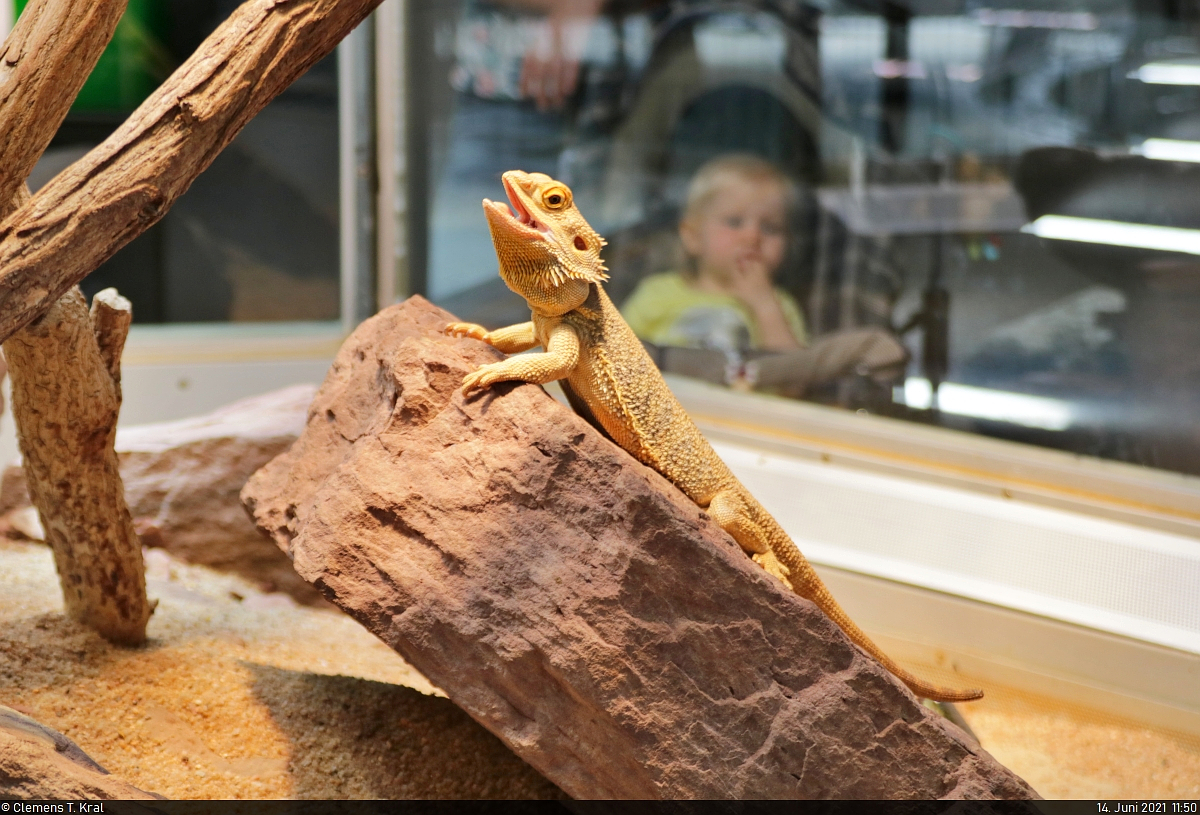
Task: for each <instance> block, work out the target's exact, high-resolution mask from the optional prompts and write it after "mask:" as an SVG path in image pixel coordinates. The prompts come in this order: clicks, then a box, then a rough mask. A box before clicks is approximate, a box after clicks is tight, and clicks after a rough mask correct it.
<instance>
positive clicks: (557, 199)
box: [542, 187, 571, 209]
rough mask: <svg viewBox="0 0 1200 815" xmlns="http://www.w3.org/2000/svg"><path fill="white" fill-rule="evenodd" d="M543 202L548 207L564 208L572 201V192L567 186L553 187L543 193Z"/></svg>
mask: <svg viewBox="0 0 1200 815" xmlns="http://www.w3.org/2000/svg"><path fill="white" fill-rule="evenodd" d="M542 203H543V204H544V205H545V206H546V208H547V209H562V208H563V207H565V206H566V205H567V204H569V203H571V193H570V191H569V190H567V188H566V187H551V188H550V189H548V190H546V191H545V192H543V193H542Z"/></svg>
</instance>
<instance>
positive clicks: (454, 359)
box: [242, 298, 1035, 798]
mask: <svg viewBox="0 0 1200 815" xmlns="http://www.w3.org/2000/svg"><path fill="white" fill-rule="evenodd" d="M449 319H451V317H450V315H449V314H447V313H446V312H443V311H441V310H439V309H437V308H435V307H433V306H431V305H429V304H428V303H427V302H425V301H423V300H421V299H419V298H413V299H412V300H409V301H408V302H407V303H404V304H402V305H400V306H394V307H392V308H389V309H387V310H385V311H383V312H382V313H380V314H379V315H377V316H375V317H374V318H372V319H370V320H368V321H367V322H366V323H364V324H363V325H362V326H361V327H360V328H359V329H358V330H357V331H356V332H355V333H354V334H353V335H352V336H351V337H350V338H349V339H348V340H347V341H346V343H345V345H344V346H343V347H342V349H341V351H340V353H339V354H338V357H337V360H336V361H335V363H334V365H333V367H332V368H331V370H330V373H329V376H328V378H327V379H326V381H325V384H324V385H323V386H322V388H321V390H320V391H319V392H318V394H317V397H316V399H315V400H314V402H313V405H312V409H311V411H310V413H309V420H308V426H307V427H306V428H305V430H304V432H303V434H301V437H300V439H299V440H298V441H297V443H296V444H295V445H294V446H293V447H292V448H291V450H290V451H289V452H287V453H285V454H284V455H282V456H280V457H279V458H277V459H275V461H273V462H271V464H269V465H268V466H267V467H265V468H264V469H263V470H261V471H260V472H258V473H257V474H255V476H254V477H253V478H251V480H250V482H249V483H248V484H247V485H246V488H245V490H243V493H242V496H243V499H244V500H245V502H246V504H247V507H248V508H249V509H250V510H251V511H252V513H253V514H254V517H255V518H256V519H257V521H258V524H259V525H260V527H261V528H263V529H264V530H266V531H268V532H269V533H270V534H271V535H272V536H273V537H274V538H275V540H276V541H277V542H278V543H279V545H280V546H281V547H283V548H285V549H286V550H287V551H288V552H289V553H290V554H291V556H292V558H293V560H294V563H295V567H296V570H297V571H298V572H299V574H300V575H301V576H303V577H305V578H306V579H308V580H310V581H312V582H313V583H314V584H315V585H316V586H318V587H320V589H321V590H322V591H323V592H324V593H325V595H326V596H327V597H328V598H329V599H330V600H332V601H333V602H335V603H337V604H338V605H339V606H341V607H342V608H343V609H344V610H345V611H347V612H348V613H350V614H351V615H353V616H354V617H355V618H356V619H358V620H359V621H360V622H361V623H362V624H363V625H365V626H366V627H367V628H369V629H370V630H371V631H373V632H374V633H375V634H377V635H378V636H379V637H380V638H382V639H383V640H384V641H385V642H387V643H388V644H389V645H390V646H392V647H393V648H394V649H396V650H397V651H399V652H400V654H401V655H403V656H404V658H405V659H406V660H408V661H409V662H410V663H411V664H412V665H413V666H415V667H416V668H417V669H418V670H420V671H421V672H422V673H424V674H425V675H426V676H427V677H429V679H430V680H432V681H433V682H434V683H435V684H436V685H438V686H439V687H441V688H443V689H444V690H445V691H446V693H447V694H448V695H449V697H450V698H451V699H452V700H453V701H455V702H456V703H458V704H459V705H460V706H461V707H463V708H464V709H465V710H466V711H467V712H468V713H469V714H470V715H471V716H473V717H474V718H475V719H477V720H478V721H479V722H480V723H482V724H483V725H484V726H485V727H487V728H488V729H489V730H491V731H492V732H494V733H496V734H497V735H498V736H499V737H500V738H501V739H503V740H504V741H505V742H506V743H507V744H508V745H509V746H510V747H512V749H513V750H514V751H516V752H517V754H519V755H520V756H521V757H522V758H524V759H525V760H526V761H528V762H529V763H530V764H532V765H533V766H534V767H535V768H537V769H538V770H540V771H541V772H542V773H543V774H545V775H546V777H547V778H549V779H550V780H552V781H554V782H555V783H556V784H558V785H559V786H560V787H561V788H562V789H563V790H565V791H567V792H568V793H569V794H571V795H573V796H576V797H584V798H608V797H618V798H660V797H661V798H718V797H719V798H725V797H737V798H774V797H860V798H893V797H896V798H938V797H950V798H954V797H972V798H974V797H980V798H986V797H1000V798H1014V797H1015V798H1024V797H1034V796H1035V793H1034V792H1033V790H1032V789H1030V787H1029V786H1027V785H1026V784H1025V783H1024V782H1023V781H1022V780H1021V779H1019V778H1017V777H1016V776H1014V775H1013V774H1012V773H1011V772H1009V771H1008V770H1006V769H1005V768H1004V767H1002V766H1000V765H999V764H997V763H996V761H995V760H994V759H992V758H991V756H989V755H988V754H987V753H986V752H984V751H983V750H981V749H979V747H978V746H977V745H975V744H974V742H973V741H972V740H971V739H969V738H968V737H966V736H964V734H963V733H962V732H961V731H960V730H958V729H957V728H956V727H955V726H954V725H952V724H950V723H948V722H946V721H945V720H944V719H941V718H940V717H938V716H936V715H934V714H932V713H931V712H930V711H928V710H927V709H926V708H924V707H922V706H921V705H920V704H919V703H918V702H917V700H916V699H915V698H914V697H913V696H912V695H911V694H910V693H909V692H908V690H907V689H905V688H904V687H903V686H902V685H901V684H900V683H899V682H898V681H896V680H895V679H894V678H893V677H892V676H891V675H890V674H888V673H887V672H886V671H884V670H883V668H882V667H880V666H879V665H878V663H876V662H875V661H874V660H872V659H870V658H869V657H867V656H866V655H865V654H864V653H863V652H861V651H860V650H859V649H858V648H857V647H855V646H854V645H852V644H851V643H850V642H849V641H848V640H847V639H846V638H845V636H844V635H843V634H842V633H841V631H840V630H839V629H838V628H837V627H836V626H834V624H833V623H831V622H830V621H829V619H828V618H827V617H825V615H824V614H823V613H821V612H820V611H819V610H818V609H817V608H816V607H815V606H814V605H812V604H811V603H809V602H807V601H805V600H802V599H800V598H799V597H796V596H795V595H793V594H791V593H790V592H788V591H786V590H784V588H783V586H782V585H781V584H780V583H779V582H778V581H776V580H774V579H773V578H770V577H768V576H767V575H766V574H765V573H764V572H763V571H762V570H761V569H760V568H758V567H757V566H755V565H754V564H753V563H752V562H751V561H750V560H749V559H748V558H746V556H745V555H744V554H743V553H742V552H741V551H740V550H739V549H738V547H737V545H736V544H735V543H734V542H733V541H732V540H731V539H730V538H729V537H728V536H727V535H725V533H724V532H722V531H721V530H720V529H718V528H717V527H716V526H715V525H714V524H713V523H712V522H711V521H710V520H709V519H708V517H707V516H706V515H705V514H704V513H703V512H701V511H700V510H699V509H698V508H697V507H696V506H694V505H693V504H691V503H690V502H689V501H688V500H687V499H686V498H685V497H684V496H683V495H682V494H681V493H680V492H679V491H678V490H676V489H675V488H674V487H673V486H672V485H670V484H669V483H668V482H666V481H665V480H664V479H663V478H661V477H660V476H659V475H658V474H657V473H654V472H653V471H651V470H649V469H648V468H646V467H644V466H642V465H641V464H639V463H637V462H636V461H635V460H634V459H633V458H631V457H630V456H629V455H627V454H626V453H625V452H624V451H622V450H620V449H619V448H617V447H616V446H615V445H613V444H612V443H611V442H609V441H608V440H606V439H605V438H603V437H602V436H601V435H600V434H599V433H597V432H596V431H595V430H593V429H592V428H591V427H590V426H588V425H587V424H586V423H585V422H584V421H583V420H582V419H580V418H579V417H577V416H576V415H574V414H573V413H571V412H570V411H569V410H567V409H566V408H564V407H562V406H561V405H559V404H558V403H557V402H555V401H554V400H553V399H551V398H550V397H549V396H548V395H546V393H545V392H544V391H543V390H542V389H541V388H539V387H536V386H531V385H519V386H518V385H512V384H509V385H503V386H500V387H496V388H493V389H492V390H490V391H489V392H487V393H484V394H481V395H477V396H474V397H472V398H471V399H469V400H465V401H464V399H463V397H462V396H461V394H460V393H459V390H458V388H459V385H460V383H461V381H462V377H463V375H464V374H466V373H467V372H468V371H470V370H472V369H474V367H475V366H477V365H478V364H480V363H482V362H486V361H489V360H493V359H495V358H496V357H497V356H498V354H497V352H496V351H494V350H492V349H490V348H487V347H486V346H484V345H483V344H482V343H479V342H475V341H472V340H466V339H457V340H451V339H447V338H445V337H443V336H441V335H440V333H439V332H440V329H441V328H442V327H443V326H444V325H445V323H446V322H447V321H448V320H449Z"/></svg>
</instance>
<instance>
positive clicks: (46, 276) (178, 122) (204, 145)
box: [0, 0, 381, 338]
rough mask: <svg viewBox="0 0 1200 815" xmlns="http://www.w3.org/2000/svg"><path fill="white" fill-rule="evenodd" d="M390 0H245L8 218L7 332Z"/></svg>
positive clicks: (128, 232)
mask: <svg viewBox="0 0 1200 815" xmlns="http://www.w3.org/2000/svg"><path fill="white" fill-rule="evenodd" d="M380 2H381V0H247V2H245V3H243V4H242V5H241V6H240V7H239V8H238V9H237V11H235V12H234V13H233V15H232V16H231V17H230V18H229V19H228V20H226V22H225V23H224V24H223V25H222V26H221V27H220V28H218V29H217V30H216V31H214V32H213V33H212V35H210V36H209V38H208V39H207V40H205V42H204V43H203V44H202V45H201V46H200V48H199V49H198V50H197V51H196V53H195V54H194V55H193V56H192V57H191V58H190V59H188V61H187V62H185V63H184V64H183V65H182V66H180V68H179V69H178V70H177V71H175V73H174V74H173V75H172V76H171V77H170V78H169V79H168V80H167V81H166V82H165V83H164V84H163V85H162V86H161V87H160V88H159V89H158V90H157V91H155V93H154V94H153V95H152V96H151V97H150V98H149V99H147V100H146V101H145V102H144V103H143V104H142V106H141V107H139V108H138V109H137V110H136V111H135V112H134V113H133V115H132V116H130V118H129V119H128V120H127V121H126V122H125V124H124V125H122V126H121V127H120V128H119V129H118V130H117V132H116V133H114V134H113V135H112V136H111V137H109V138H108V139H107V140H106V141H105V142H104V143H103V144H101V145H100V146H98V147H97V148H95V149H94V150H92V151H91V152H90V153H88V154H87V155H86V156H84V157H83V158H82V159H80V160H79V161H77V162H76V163H75V164H73V165H71V166H70V167H68V168H67V169H66V170H65V171H63V173H61V174H60V175H59V176H57V177H56V178H55V179H54V180H53V181H51V182H50V183H49V184H47V185H46V186H45V187H44V188H43V189H42V190H41V191H40V192H38V194H37V195H36V196H34V197H33V199H32V200H30V201H29V203H28V204H26V205H24V206H22V207H21V208H20V209H19V210H18V211H17V212H15V213H13V215H12V216H11V217H10V218H9V219H7V220H6V221H5V222H4V223H3V224H0V269H2V270H3V272H2V273H0V338H5V337H8V336H10V335H11V334H12V333H13V332H14V331H16V330H17V329H18V328H20V327H21V326H22V325H25V324H26V323H28V322H29V321H30V320H32V319H34V318H35V317H36V316H37V315H38V314H41V313H44V312H45V310H46V309H47V308H49V306H50V304H51V303H53V302H54V301H55V300H56V299H57V298H58V297H60V296H61V295H62V294H63V292H65V291H66V290H67V289H69V288H70V287H71V286H73V285H75V284H76V283H78V282H79V281H80V280H82V279H83V278H84V277H86V276H87V275H88V273H90V272H91V271H92V270H93V269H95V268H96V266H98V265H99V264H100V263H101V262H102V261H104V260H105V259H107V258H108V257H109V256H110V255H112V253H113V252H115V251H116V250H117V249H119V248H121V247H122V246H124V245H125V244H126V243H128V242H129V241H130V240H132V239H133V238H134V237H136V236H137V235H139V234H140V233H142V232H143V231H145V230H146V229H147V228H148V227H149V226H151V225H152V224H154V223H155V222H156V221H158V219H159V218H161V217H162V216H163V214H164V213H165V212H166V211H167V209H169V208H170V206H171V204H172V203H174V201H175V200H176V199H177V198H178V197H179V196H180V195H181V194H182V193H183V192H184V191H185V190H186V189H187V188H188V186H189V185H190V184H191V183H192V181H193V180H194V179H195V178H196V176H197V175H199V174H200V173H201V171H203V170H204V168H205V167H207V166H208V165H209V163H210V162H212V160H213V158H214V157H215V156H216V155H217V154H218V153H219V152H220V151H221V149H222V148H224V147H225V145H227V144H228V143H229V142H230V141H231V140H232V139H233V137H234V136H236V135H237V133H238V132H239V131H240V130H241V129H242V127H244V126H245V125H246V123H247V122H249V121H250V119H251V118H253V116H254V115H255V114H256V113H258V111H260V110H261V109H262V108H263V107H264V106H266V104H267V103H268V102H269V101H271V99H273V98H274V97H275V96H276V95H278V94H279V92H280V91H282V90H283V89H284V88H286V87H287V86H288V85H289V84H290V83H291V82H292V81H293V80H294V79H296V77H298V76H300V75H301V74H302V73H304V71H306V70H307V69H308V68H309V67H310V66H312V65H313V63H315V62H316V61H317V60H319V59H320V58H321V57H324V56H325V55H327V54H328V53H330V52H331V51H332V50H333V48H334V46H335V45H337V43H338V41H339V40H341V39H342V37H344V36H345V35H346V34H347V33H349V32H350V30H351V29H353V28H354V26H356V25H357V24H358V23H359V22H361V21H362V19H363V18H364V17H366V16H367V14H369V13H370V12H371V11H372V10H373V9H374V8H375V7H376V6H377V5H379V3H380Z"/></svg>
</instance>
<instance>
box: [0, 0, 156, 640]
mask: <svg viewBox="0 0 1200 815" xmlns="http://www.w3.org/2000/svg"><path fill="white" fill-rule="evenodd" d="M124 9H125V0H92V2H87V3H78V2H74V0H34V2H32V3H30V4H29V5H28V6H27V7H26V9H25V13H24V14H22V15H21V18H20V20H19V21H18V23H17V25H16V27H15V28H14V30H13V32H12V34H11V35H10V36H9V38H8V39H7V40H6V41H5V44H4V48H3V56H0V134H2V136H0V201H3V202H4V206H3V207H0V210H2V211H3V212H4V214H6V215H7V214H8V213H9V212H10V211H11V210H12V209H14V208H16V207H19V206H22V205H24V204H25V203H27V201H28V200H29V190H28V188H27V187H26V186H25V183H24V182H25V177H26V176H27V175H28V174H29V171H30V170H31V169H33V165H34V164H35V163H36V162H37V159H38V157H39V156H41V154H42V151H43V150H45V148H46V145H47V144H49V142H50V139H51V137H52V136H53V135H54V132H55V130H57V129H58V126H59V125H60V124H61V123H62V120H63V119H64V118H65V117H66V114H67V110H68V109H69V108H70V106H71V103H72V101H73V100H74V99H75V95H76V93H78V91H79V89H80V88H81V87H82V86H83V82H84V80H86V79H87V76H88V74H89V73H90V72H91V70H92V68H93V67H94V66H95V64H96V61H97V60H98V59H99V57H100V54H101V52H102V51H103V50H104V47H105V45H107V44H108V41H109V39H110V38H111V37H112V34H113V31H114V30H115V29H116V25H117V21H118V20H119V19H120V17H121V14H122V12H123V11H124ZM93 313H94V315H95V317H96V319H95V321H94V323H95V324H94V326H93V320H91V319H89V316H88V311H87V308H86V303H85V301H84V298H83V294H82V293H81V292H80V291H79V289H78V288H77V287H73V288H72V289H70V291H69V292H68V293H67V295H66V296H65V297H63V298H62V300H61V301H59V302H58V303H56V304H55V305H54V306H53V307H52V308H51V309H50V311H49V312H48V313H47V314H46V318H45V319H43V320H41V321H40V322H39V324H38V325H35V326H29V327H25V328H22V329H21V330H20V331H18V332H16V333H15V334H14V335H13V336H12V337H10V338H9V339H8V341H7V342H5V343H4V348H5V351H6V355H7V358H8V360H9V364H10V367H11V369H12V378H13V385H12V388H13V418H14V419H15V421H16V424H17V437H18V440H19V441H20V444H21V452H22V454H23V455H24V460H25V472H26V477H27V481H28V484H29V491H30V495H31V497H32V498H33V501H34V504H35V505H36V506H37V508H38V514H39V515H40V516H41V521H42V526H43V527H44V528H45V530H46V539H47V541H48V542H49V543H50V545H51V547H52V548H53V550H54V560H55V565H56V566H57V567H58V574H59V581H60V582H61V584H62V590H63V598H64V602H65V605H66V608H67V612H68V613H69V614H70V615H71V616H73V617H75V618H77V619H79V620H80V621H82V622H84V623H87V624H88V625H91V626H92V627H93V628H95V629H96V630H97V631H99V632H100V633H101V634H102V635H103V636H105V637H107V638H109V639H111V640H114V641H116V642H123V643H130V644H136V643H140V642H142V641H143V640H144V639H145V635H146V620H147V618H148V617H149V616H150V608H151V607H150V605H149V603H148V602H147V599H146V584H145V578H144V574H143V566H142V552H141V544H140V541H139V540H138V538H137V535H136V534H135V533H134V530H133V521H132V519H131V518H130V515H129V509H128V508H127V506H126V504H125V489H124V485H123V484H122V482H121V477H120V473H119V472H118V470H117V456H116V453H115V452H114V450H113V440H114V438H115V436H116V424H117V413H118V411H119V409H120V404H121V390H120V354H121V349H122V348H123V347H124V344H125V335H126V333H127V332H128V330H129V323H130V320H131V311H130V305H129V301H128V300H125V299H124V298H123V297H120V296H119V295H117V294H116V291H115V290H108V292H106V295H105V297H103V298H102V297H100V296H97V298H96V304H95V308H94V309H93Z"/></svg>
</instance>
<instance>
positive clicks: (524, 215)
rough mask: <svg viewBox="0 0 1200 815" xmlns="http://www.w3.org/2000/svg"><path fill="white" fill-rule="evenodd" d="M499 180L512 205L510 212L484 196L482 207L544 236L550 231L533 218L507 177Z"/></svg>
mask: <svg viewBox="0 0 1200 815" xmlns="http://www.w3.org/2000/svg"><path fill="white" fill-rule="evenodd" d="M501 181H502V182H503V184H504V192H505V193H506V194H507V195H508V203H509V205H510V206H511V207H512V211H511V212H510V211H509V207H506V206H504V204H502V203H500V202H498V201H490V200H488V199H486V198H485V199H484V202H483V204H484V207H485V208H487V209H489V210H491V211H492V212H493V213H495V214H496V215H500V216H502V217H506V218H508V219H509V220H510V221H511V222H512V223H514V224H520V226H522V227H524V228H525V229H527V230H529V231H530V232H533V233H535V234H537V235H540V236H542V237H545V235H546V234H548V233H549V232H550V230H549V228H548V227H547V226H546V225H545V224H542V223H539V222H538V221H536V220H535V219H534V217H533V214H532V213H531V212H530V211H529V207H527V206H526V205H525V204H524V202H522V201H521V196H520V193H518V192H517V190H516V189H515V188H514V187H513V185H512V183H511V182H510V181H509V180H508V179H507V178H503V179H501Z"/></svg>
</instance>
